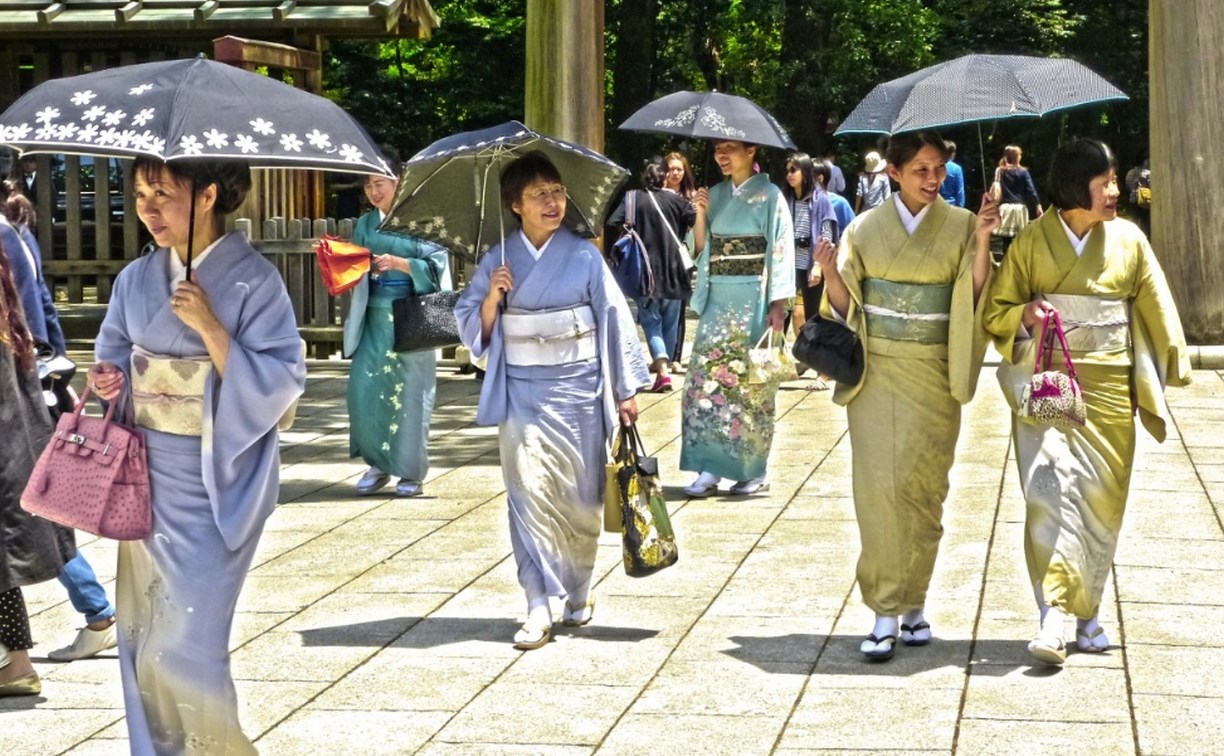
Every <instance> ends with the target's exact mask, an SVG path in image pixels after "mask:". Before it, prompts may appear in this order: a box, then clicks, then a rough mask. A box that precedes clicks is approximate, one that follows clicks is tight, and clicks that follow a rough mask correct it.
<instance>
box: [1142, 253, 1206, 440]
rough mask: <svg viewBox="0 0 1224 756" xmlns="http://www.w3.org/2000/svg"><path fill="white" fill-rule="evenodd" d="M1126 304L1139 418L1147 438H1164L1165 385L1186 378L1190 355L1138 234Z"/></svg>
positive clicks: (1163, 286) (1172, 306) (1178, 321)
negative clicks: (1135, 266) (1128, 303)
mask: <svg viewBox="0 0 1224 756" xmlns="http://www.w3.org/2000/svg"><path fill="white" fill-rule="evenodd" d="M1135 235H1136V236H1137V237H1138V244H1137V246H1138V248H1139V260H1138V269H1137V274H1136V277H1135V288H1134V291H1133V292H1132V300H1131V344H1132V352H1133V354H1132V363H1131V383H1132V387H1133V390H1134V393H1135V401H1136V404H1137V406H1138V411H1139V419H1140V421H1141V422H1142V423H1143V427H1144V428H1146V429H1147V431H1148V432H1149V433H1151V434H1152V437H1153V438H1155V439H1156V440H1157V441H1160V442H1163V441H1164V440H1165V437H1166V435H1167V427H1168V422H1169V418H1168V412H1167V410H1166V406H1165V401H1164V389H1165V387H1166V386H1186V385H1188V384H1189V383H1190V380H1191V369H1190V356H1189V354H1188V350H1187V348H1186V336H1185V334H1184V333H1183V331H1182V325H1181V317H1180V316H1179V315H1178V312H1177V304H1176V303H1175V302H1174V301H1173V293H1172V291H1171V290H1170V289H1169V283H1168V280H1167V279H1165V275H1164V271H1163V270H1162V269H1161V267H1160V263H1159V262H1158V261H1157V259H1156V254H1155V253H1154V252H1153V251H1152V247H1151V245H1150V244H1148V241H1147V239H1146V238H1143V236H1142V234H1140V233H1139V232H1138V231H1135Z"/></svg>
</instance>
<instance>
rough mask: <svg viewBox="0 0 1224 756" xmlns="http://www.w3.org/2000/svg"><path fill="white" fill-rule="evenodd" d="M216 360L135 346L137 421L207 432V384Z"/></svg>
mask: <svg viewBox="0 0 1224 756" xmlns="http://www.w3.org/2000/svg"><path fill="white" fill-rule="evenodd" d="M211 371H212V360H211V359H210V358H209V357H208V356H207V355H204V356H202V357H167V356H165V355H160V354H154V353H153V352H149V351H146V350H144V349H141V348H140V347H139V346H135V347H133V348H132V372H131V375H132V403H133V406H134V408H135V411H136V423H137V425H141V426H143V427H145V428H149V429H151V430H155V431H161V432H163V433H174V434H177V435H180V436H200V435H202V434H203V432H204V387H205V385H206V383H207V381H208V375H209V373H210V372H211Z"/></svg>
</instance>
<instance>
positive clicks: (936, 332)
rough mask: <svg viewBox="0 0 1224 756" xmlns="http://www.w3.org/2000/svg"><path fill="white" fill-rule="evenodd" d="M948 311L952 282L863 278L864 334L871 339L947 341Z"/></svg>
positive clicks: (923, 342) (950, 306)
mask: <svg viewBox="0 0 1224 756" xmlns="http://www.w3.org/2000/svg"><path fill="white" fill-rule="evenodd" d="M951 310H952V284H913V283H898V282H896V281H887V280H885V279H883V278H868V279H865V280H864V281H863V312H865V313H866V315H867V335H869V336H872V337H874V338H879V339H890V340H892V341H913V342H917V343H919V344H947V343H948V324H949V323H950V321H951V316H950V315H949V314H948V313H949V312H951Z"/></svg>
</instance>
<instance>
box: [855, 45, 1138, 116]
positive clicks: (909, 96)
mask: <svg viewBox="0 0 1224 756" xmlns="http://www.w3.org/2000/svg"><path fill="white" fill-rule="evenodd" d="M1125 99H1127V97H1126V95H1125V94H1123V93H1122V90H1120V89H1118V88H1117V87H1115V86H1114V85H1112V84H1110V83H1109V82H1108V81H1105V79H1103V78H1101V77H1100V76H1099V75H1097V74H1096V73H1094V72H1093V71H1092V70H1091V69H1089V68H1087V67H1086V66H1084V65H1082V64H1081V63H1078V62H1076V61H1074V60H1070V59H1069V58H1034V57H1030V56H1027V55H965V56H963V57H960V58H956V59H955V60H949V61H946V62H944V63H939V64H936V65H934V66H930V67H928V68H924V69H922V70H920V71H915V72H914V73H912V74H909V75H908V76H903V77H901V78H900V79H894V80H892V81H888V82H885V83H883V84H880V85H877V86H876V87H875V89H873V90H871V92H870V93H868V95H867V96H866V97H865V98H863V101H862V102H860V103H859V104H858V106H857V107H856V108H855V109H854V110H853V111H852V112H851V113H850V115H849V116H847V118H846V120H845V121H844V122H843V123H842V124H841V126H840V127H838V129H837V131H836V132H835V133H836V134H860V133H861V134H896V133H898V132H902V131H917V130H919V129H933V128H938V127H941V126H951V125H954V124H962V123H973V122H976V121H994V120H999V119H1003V118H1025V117H1027V118H1039V117H1041V116H1043V115H1046V114H1047V113H1051V112H1053V111H1056V110H1065V109H1067V108H1073V107H1076V106H1079V105H1087V104H1090V103H1095V102H1107V101H1110V100H1125Z"/></svg>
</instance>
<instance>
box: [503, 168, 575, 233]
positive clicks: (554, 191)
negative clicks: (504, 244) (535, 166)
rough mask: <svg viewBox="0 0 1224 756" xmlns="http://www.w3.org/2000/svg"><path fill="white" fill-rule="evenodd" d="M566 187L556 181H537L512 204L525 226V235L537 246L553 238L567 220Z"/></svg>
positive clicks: (524, 190) (528, 186)
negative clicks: (537, 243) (540, 241)
mask: <svg viewBox="0 0 1224 756" xmlns="http://www.w3.org/2000/svg"><path fill="white" fill-rule="evenodd" d="M565 202H566V194H565V187H564V186H562V185H561V184H559V183H557V182H555V181H546V180H544V179H536V180H535V181H533V182H531V183H530V184H528V185H527V187H526V188H525V189H523V193H522V194H520V195H519V198H518V199H517V200H516V201H515V202H514V203H513V204H511V207H512V208H513V210H514V212H515V213H517V214H518V216H519V221H520V222H521V223H522V224H523V233H525V234H527V238H528V239H531V241H532V243H533V244H535V243H536V242H537V241H538V240H544V239H547V238H548V237H550V236H552V234H553V232H554V231H556V230H557V229H558V228H560V227H561V221H562V219H564V218H565Z"/></svg>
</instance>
